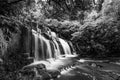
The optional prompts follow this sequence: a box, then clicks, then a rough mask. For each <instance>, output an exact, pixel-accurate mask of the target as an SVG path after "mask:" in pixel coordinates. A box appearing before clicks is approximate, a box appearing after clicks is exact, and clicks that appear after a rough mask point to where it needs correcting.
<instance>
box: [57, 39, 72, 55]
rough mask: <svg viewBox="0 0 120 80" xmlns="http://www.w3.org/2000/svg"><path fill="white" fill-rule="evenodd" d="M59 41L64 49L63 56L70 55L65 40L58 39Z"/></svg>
mask: <svg viewBox="0 0 120 80" xmlns="http://www.w3.org/2000/svg"><path fill="white" fill-rule="evenodd" d="M59 41H60V43H61V45H62V47H63V49H64V52H65V56H68V55H72V53H71V50H70V46H69V45H68V43H67V42H66V41H65V40H63V39H62V38H59Z"/></svg>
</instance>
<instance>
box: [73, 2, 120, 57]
mask: <svg viewBox="0 0 120 80" xmlns="http://www.w3.org/2000/svg"><path fill="white" fill-rule="evenodd" d="M119 4H120V2H119V0H116V1H113V2H111V3H107V2H105V3H104V6H103V9H102V11H101V13H99V14H98V15H97V16H92V17H96V18H90V20H88V21H86V22H85V24H84V25H82V26H81V27H82V28H81V27H80V29H79V31H78V32H75V33H74V34H73V41H74V42H75V43H77V45H78V46H79V48H80V50H81V52H83V53H84V54H87V55H92V56H93V57H94V56H98V57H103V56H120V55H119V52H120V44H119V41H120V30H119V8H120V7H119ZM76 33H77V34H76ZM75 34H76V35H75Z"/></svg>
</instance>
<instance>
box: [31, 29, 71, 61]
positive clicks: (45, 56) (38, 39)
mask: <svg viewBox="0 0 120 80" xmlns="http://www.w3.org/2000/svg"><path fill="white" fill-rule="evenodd" d="M32 34H33V36H34V45H35V48H34V53H35V55H34V56H35V59H34V61H35V62H37V61H41V60H49V61H50V62H53V61H54V59H58V58H61V57H62V56H63V55H62V54H63V53H62V52H61V51H60V45H59V44H61V45H62V48H63V50H64V53H65V54H64V55H65V57H70V56H73V53H72V52H71V50H70V49H71V48H70V46H69V44H68V43H67V41H65V40H64V39H62V38H58V40H59V42H60V43H58V42H57V41H56V39H57V35H56V34H55V33H54V32H49V34H50V37H51V38H52V40H49V39H47V38H45V37H44V36H43V35H41V33H38V32H37V31H35V30H32ZM50 42H51V44H52V45H53V47H52V46H51V44H50Z"/></svg>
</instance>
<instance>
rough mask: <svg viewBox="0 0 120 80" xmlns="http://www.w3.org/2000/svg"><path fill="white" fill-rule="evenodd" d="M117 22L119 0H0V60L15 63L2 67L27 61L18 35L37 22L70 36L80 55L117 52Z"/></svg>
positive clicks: (119, 50) (119, 45) (119, 35)
mask: <svg viewBox="0 0 120 80" xmlns="http://www.w3.org/2000/svg"><path fill="white" fill-rule="evenodd" d="M119 22H120V0H97V2H95V0H46V1H42V0H36V1H34V0H0V63H2V64H4V63H5V64H4V66H8V65H10V64H11V66H13V64H14V67H13V69H11V66H9V68H10V69H9V68H5V71H9V70H11V71H15V70H16V69H19V68H21V67H22V66H23V65H25V64H27V63H28V62H27V61H28V60H26V55H25V54H24V51H22V46H24V45H21V39H22V36H23V35H24V34H23V32H24V29H27V30H30V29H31V27H32V28H34V27H36V26H35V25H36V24H38V25H44V26H45V27H49V28H50V29H51V30H53V31H54V32H56V33H57V34H58V35H59V36H60V37H62V38H64V39H67V40H71V41H72V42H73V44H74V47H75V49H76V51H77V53H78V54H80V55H81V56H87V57H108V56H120V43H119V42H120V26H119V25H120V23H119ZM16 46H17V47H16ZM11 56H14V57H12V58H11ZM18 56H19V59H18ZM16 57H17V58H16ZM21 59H22V60H23V59H24V61H26V62H23V61H21ZM19 63H22V64H23V65H21V66H17V65H18V64H19ZM0 68H1V69H2V68H3V67H0ZM6 74H7V72H4V74H3V75H6Z"/></svg>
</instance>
